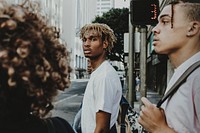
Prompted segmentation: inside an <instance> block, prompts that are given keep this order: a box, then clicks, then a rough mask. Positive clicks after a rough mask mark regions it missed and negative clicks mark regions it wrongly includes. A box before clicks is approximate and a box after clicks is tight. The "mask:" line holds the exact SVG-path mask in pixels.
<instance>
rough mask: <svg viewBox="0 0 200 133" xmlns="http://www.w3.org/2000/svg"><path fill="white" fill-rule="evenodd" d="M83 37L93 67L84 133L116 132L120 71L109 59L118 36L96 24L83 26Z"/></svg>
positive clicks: (84, 108) (85, 100)
mask: <svg viewBox="0 0 200 133" xmlns="http://www.w3.org/2000/svg"><path fill="white" fill-rule="evenodd" d="M80 38H81V39H82V42H83V52H84V55H85V57H87V58H89V59H90V63H91V67H92V69H93V72H92V73H91V76H90V80H89V82H88V84H87V87H86V90H85V94H84V98H83V104H82V116H81V129H82V133H109V132H116V127H115V123H116V120H117V116H118V112H119V105H120V104H119V103H120V99H121V96H122V87H121V82H120V79H119V76H118V74H117V72H116V71H115V69H114V68H113V67H112V65H111V64H110V63H109V62H108V61H107V60H106V59H107V55H108V54H109V52H111V49H112V48H113V46H114V43H115V41H116V38H115V35H114V33H113V30H112V29H111V28H110V27H109V26H108V25H106V24H100V23H93V24H86V25H85V26H84V27H82V28H81V31H80Z"/></svg>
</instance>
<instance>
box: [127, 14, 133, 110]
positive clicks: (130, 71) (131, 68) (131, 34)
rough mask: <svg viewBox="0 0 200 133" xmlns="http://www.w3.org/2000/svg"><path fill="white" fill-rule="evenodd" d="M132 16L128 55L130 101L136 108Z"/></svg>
mask: <svg viewBox="0 0 200 133" xmlns="http://www.w3.org/2000/svg"><path fill="white" fill-rule="evenodd" d="M130 15H131V14H129V54H128V57H129V58H128V60H129V61H128V101H129V104H130V105H131V106H132V107H134V95H135V94H134V92H135V91H134V89H135V86H134V80H135V79H134V43H133V42H134V37H133V35H134V33H133V32H134V27H133V25H132V24H131V20H130V18H131V16H130Z"/></svg>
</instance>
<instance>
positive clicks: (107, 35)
mask: <svg viewBox="0 0 200 133" xmlns="http://www.w3.org/2000/svg"><path fill="white" fill-rule="evenodd" d="M91 30H94V31H97V35H98V36H100V37H101V39H102V41H105V40H106V41H108V52H111V50H112V48H113V47H114V44H115V43H116V40H117V38H116V37H115V34H114V32H113V30H112V29H111V28H110V27H109V26H108V25H107V24H103V23H91V24H86V25H85V26H83V27H82V28H81V30H80V39H82V40H83V39H84V37H85V34H87V32H88V31H91Z"/></svg>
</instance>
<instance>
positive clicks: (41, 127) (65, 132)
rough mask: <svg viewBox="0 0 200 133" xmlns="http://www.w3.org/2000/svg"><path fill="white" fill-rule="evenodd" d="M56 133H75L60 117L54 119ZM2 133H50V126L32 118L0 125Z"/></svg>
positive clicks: (41, 120) (0, 132)
mask: <svg viewBox="0 0 200 133" xmlns="http://www.w3.org/2000/svg"><path fill="white" fill-rule="evenodd" d="M48 119H51V121H52V123H53V127H54V128H55V133H74V130H73V129H72V127H71V125H70V124H69V123H68V122H67V121H66V120H64V119H62V118H60V117H52V118H48ZM0 133H48V126H47V124H46V123H45V122H44V120H43V119H40V118H37V117H34V116H30V117H28V118H26V119H24V120H20V121H14V122H10V123H8V122H5V123H1V124H0Z"/></svg>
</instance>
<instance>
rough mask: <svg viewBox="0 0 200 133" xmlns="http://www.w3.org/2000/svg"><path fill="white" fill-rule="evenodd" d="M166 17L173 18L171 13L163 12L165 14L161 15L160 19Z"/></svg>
mask: <svg viewBox="0 0 200 133" xmlns="http://www.w3.org/2000/svg"><path fill="white" fill-rule="evenodd" d="M164 17H169V18H171V16H170V15H169V14H163V15H161V16H159V18H158V19H159V20H160V19H162V18H164Z"/></svg>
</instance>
